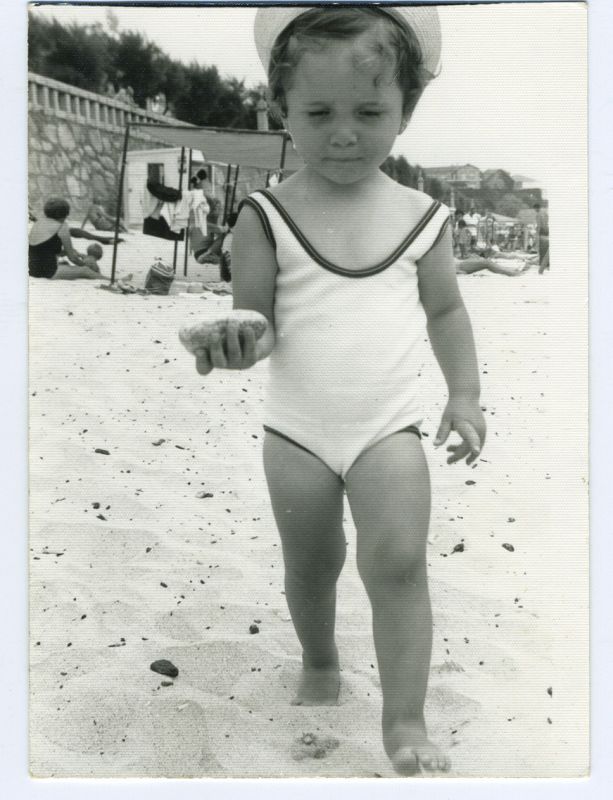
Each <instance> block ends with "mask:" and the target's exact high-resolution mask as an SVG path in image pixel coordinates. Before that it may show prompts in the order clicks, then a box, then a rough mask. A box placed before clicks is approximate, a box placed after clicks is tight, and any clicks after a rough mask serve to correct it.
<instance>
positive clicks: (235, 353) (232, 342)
mask: <svg viewBox="0 0 613 800" xmlns="http://www.w3.org/2000/svg"><path fill="white" fill-rule="evenodd" d="M226 351H227V353H228V366H229V367H230V368H234V369H236V368H237V367H240V366H241V365H242V361H243V354H242V353H241V343H240V341H239V338H238V325H235V324H232V323H230V324H229V325H228V327H227V329H226Z"/></svg>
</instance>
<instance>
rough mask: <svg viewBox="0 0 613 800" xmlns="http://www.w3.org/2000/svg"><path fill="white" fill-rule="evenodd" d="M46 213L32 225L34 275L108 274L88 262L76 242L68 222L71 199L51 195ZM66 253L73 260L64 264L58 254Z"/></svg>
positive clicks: (95, 276) (31, 267) (31, 268)
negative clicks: (74, 243)
mask: <svg viewBox="0 0 613 800" xmlns="http://www.w3.org/2000/svg"><path fill="white" fill-rule="evenodd" d="M43 213H44V216H43V217H42V218H41V219H37V220H36V222H34V224H33V225H32V227H31V229H30V233H29V237H28V243H29V247H28V272H29V274H30V276H31V277H33V278H47V279H49V280H50V279H52V278H56V279H58V278H60V279H64V280H73V279H75V278H90V279H100V278H101V277H104V276H102V275H101V274H100V271H99V270H96V269H92V268H91V267H90V266H88V264H87V263H86V258H85V256H83V255H82V254H81V253H78V252H77V251H76V250H75V249H74V247H73V246H72V239H71V238H70V229H69V228H68V225H67V223H66V220H67V218H68V215H69V213H70V205H69V203H68V202H67V201H66V200H64V199H63V198H61V197H51V198H49V200H47V202H46V203H45V205H44V208H43ZM98 247H99V245H98ZM62 254H64V255H66V256H67V257H68V258H69V259H70V262H71V263H69V264H61V265H60V264H59V263H58V257H59V256H60V255H62ZM96 261H97V260H96ZM96 266H97V264H96Z"/></svg>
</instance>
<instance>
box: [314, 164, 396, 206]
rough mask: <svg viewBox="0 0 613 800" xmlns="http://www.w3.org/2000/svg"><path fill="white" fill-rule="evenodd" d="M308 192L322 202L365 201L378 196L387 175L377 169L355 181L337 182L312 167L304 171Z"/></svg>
mask: <svg viewBox="0 0 613 800" xmlns="http://www.w3.org/2000/svg"><path fill="white" fill-rule="evenodd" d="M302 174H303V179H304V187H305V189H306V194H307V195H310V196H312V197H313V196H314V197H317V199H318V200H319V201H321V202H326V201H328V200H329V201H330V202H343V203H352V202H354V203H358V204H360V203H363V202H364V201H365V200H367V199H368V198H369V197H371V196H376V195H377V193H378V192H379V191H380V189H381V186H382V185H383V184H384V183H386V181H387V178H386V176H385V175H384V174H383V173H382V172H381V171H380V170H376V171H374V172H373V173H371V174H370V175H368V176H366V177H364V178H362V179H361V180H359V181H355V182H353V183H336V182H334V181H330V180H328V179H327V178H324V177H323V176H321V175H319V174H318V173H317V172H315V170H312V169H310V167H308V166H307V167H305V168H304V171H303V173H302Z"/></svg>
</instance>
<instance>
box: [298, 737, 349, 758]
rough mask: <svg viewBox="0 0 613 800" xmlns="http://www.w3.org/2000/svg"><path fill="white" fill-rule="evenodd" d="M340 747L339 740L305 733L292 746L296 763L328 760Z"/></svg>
mask: <svg viewBox="0 0 613 800" xmlns="http://www.w3.org/2000/svg"><path fill="white" fill-rule="evenodd" d="M339 745H340V742H339V740H338V739H334V738H333V737H331V736H318V735H317V734H316V733H303V734H302V736H299V737H298V738H297V739H296V740H295V741H294V743H293V745H292V758H293V759H294V761H303V760H304V759H305V758H316V759H321V758H326V756H328V754H329V753H331V752H332V751H333V750H336V749H337V747H338V746H339Z"/></svg>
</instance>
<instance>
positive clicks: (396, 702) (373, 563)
mask: <svg viewBox="0 0 613 800" xmlns="http://www.w3.org/2000/svg"><path fill="white" fill-rule="evenodd" d="M346 485H347V496H348V498H349V504H350V506H351V511H352V514H353V518H354V520H355V524H356V528H357V536H358V538H357V560H358V570H359V572H360V575H361V577H362V580H363V581H364V586H365V588H366V591H367V592H368V596H369V598H370V602H371V605H372V614H373V632H374V639H375V649H376V651H377V660H378V663H379V673H380V676H381V689H382V692H383V743H384V745H385V749H386V752H387V754H388V755H389V757H390V759H391V760H392V763H393V765H394V768H395V769H396V770H397V771H398V772H400V773H402V774H405V775H411V774H413V773H415V772H416V771H418V769H419V767H420V766H421V767H423V768H424V769H428V770H440V769H448V767H449V764H448V761H447V758H446V757H445V756H444V755H443V754H442V753H441V752H440V751H439V750H438V748H437V747H435V746H434V745H433V744H431V743H430V742H429V741H428V738H427V734H426V726H425V722H424V715H423V708H424V699H425V695H426V687H427V683H428V672H429V668H430V651H431V645H432V613H431V609H430V597H429V594H428V582H427V574H426V543H427V534H428V523H429V517H430V479H429V475H428V467H427V464H426V460H425V456H424V453H423V450H422V447H421V443H420V441H419V439H418V437H417V436H416V435H415V434H413V433H409V432H402V433H396V434H393V435H392V436H389V437H387V438H386V439H384V440H383V441H381V442H379V443H378V444H376V445H375V446H374V447H372V448H370V449H369V450H367V451H365V452H364V453H363V454H362V455H361V456H360V457H359V458H358V460H357V461H356V462H355V464H354V465H353V466H352V467H351V469H350V470H349V472H348V474H347V480H346Z"/></svg>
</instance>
